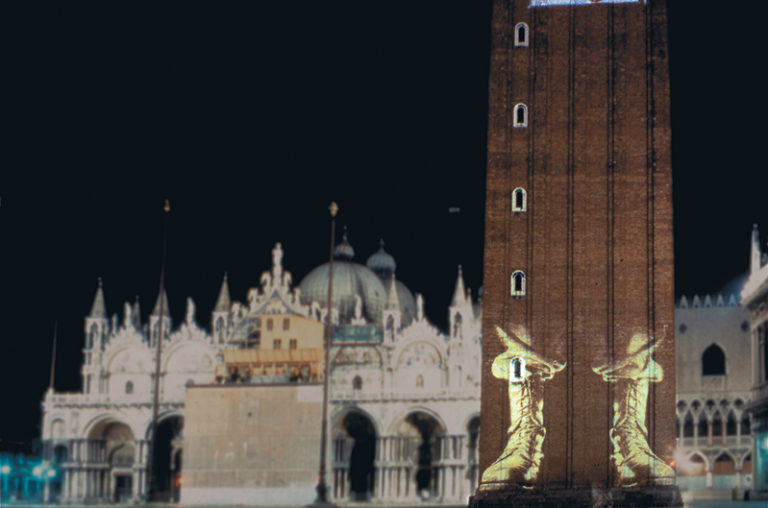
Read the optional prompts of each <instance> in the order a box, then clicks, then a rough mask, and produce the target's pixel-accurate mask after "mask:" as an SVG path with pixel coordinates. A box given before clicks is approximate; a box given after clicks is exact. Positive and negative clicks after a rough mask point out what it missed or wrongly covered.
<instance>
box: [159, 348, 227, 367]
mask: <svg viewBox="0 0 768 508" xmlns="http://www.w3.org/2000/svg"><path fill="white" fill-rule="evenodd" d="M185 353H195V356H196V357H197V359H198V360H199V364H198V365H196V366H195V367H193V368H192V369H189V368H183V369H179V368H176V367H178V366H176V365H174V362H176V361H177V358H178V357H179V355H184V354H185ZM206 358H207V359H208V361H209V362H210V370H211V372H213V369H214V365H215V364H216V349H215V348H213V347H211V345H210V344H208V343H207V342H203V341H198V340H191V341H187V340H185V341H180V342H179V343H177V344H173V345H171V347H170V348H168V349H167V350H166V351H165V352H164V353H163V358H162V361H161V366H162V368H163V371H165V372H168V373H173V372H192V371H197V370H199V369H200V368H202V367H203V363H204V362H205V361H206V360H205V359H206Z"/></svg>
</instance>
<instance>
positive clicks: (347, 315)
mask: <svg viewBox="0 0 768 508" xmlns="http://www.w3.org/2000/svg"><path fill="white" fill-rule="evenodd" d="M354 255H355V251H354V249H353V248H352V246H351V245H350V244H349V241H348V240H347V235H346V233H345V234H344V238H343V240H342V241H341V243H340V244H339V245H337V246H336V249H335V250H334V262H333V306H334V307H335V308H337V309H339V319H340V320H341V322H342V323H345V322H349V320H350V319H352V318H353V317H354V316H355V302H356V297H359V298H360V300H361V303H362V309H361V310H362V314H363V316H365V318H366V319H367V320H368V321H369V322H375V323H380V322H381V316H382V311H383V310H384V307H385V306H386V305H387V290H386V289H385V288H384V285H383V284H382V282H381V280H380V279H379V278H378V277H377V276H376V274H375V273H373V272H372V271H371V270H370V269H368V268H366V267H365V266H363V265H361V264H359V263H354V262H352V258H353V257H354ZM328 274H329V266H328V263H324V264H322V265H320V266H318V267H317V268H315V269H314V270H312V271H311V272H309V273H308V274H307V275H306V277H304V278H303V279H302V280H301V283H300V284H299V288H300V289H301V302H302V303H305V304H308V303H311V302H313V301H315V302H318V303H319V304H320V305H322V306H323V307H325V306H327V305H328V279H329V276H328Z"/></svg>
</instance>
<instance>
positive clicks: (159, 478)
mask: <svg viewBox="0 0 768 508" xmlns="http://www.w3.org/2000/svg"><path fill="white" fill-rule="evenodd" d="M183 428H184V419H183V418H182V417H181V416H171V417H168V418H165V419H163V420H161V421H160V422H159V423H158V424H157V439H156V440H155V442H154V444H153V446H154V450H153V453H152V472H151V476H150V484H149V499H150V501H160V502H173V501H177V500H178V494H179V485H180V484H179V476H180V475H181V439H182V429H183Z"/></svg>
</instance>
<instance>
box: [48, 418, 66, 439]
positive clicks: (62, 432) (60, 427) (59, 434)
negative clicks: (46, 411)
mask: <svg viewBox="0 0 768 508" xmlns="http://www.w3.org/2000/svg"><path fill="white" fill-rule="evenodd" d="M66 435H67V426H66V424H65V423H64V418H62V417H60V416H54V417H53V418H52V419H51V423H50V424H49V426H48V436H49V437H50V439H52V440H54V441H58V440H62V439H65V436H66Z"/></svg>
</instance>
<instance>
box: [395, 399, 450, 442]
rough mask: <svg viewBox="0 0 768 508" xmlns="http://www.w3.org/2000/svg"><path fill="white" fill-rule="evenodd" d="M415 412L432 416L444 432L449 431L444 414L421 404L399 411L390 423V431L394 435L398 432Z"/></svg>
mask: <svg viewBox="0 0 768 508" xmlns="http://www.w3.org/2000/svg"><path fill="white" fill-rule="evenodd" d="M414 413H424V414H426V415H427V416H430V417H432V418H433V419H434V420H435V421H436V422H437V424H438V425H440V427H441V428H442V430H443V432H444V433H448V432H449V429H448V426H447V425H446V424H445V420H444V419H443V418H442V416H440V414H439V413H438V412H437V411H435V410H434V409H432V408H430V407H427V406H423V405H421V404H419V405H416V406H410V407H408V408H407V409H404V410H402V411H400V412H398V413H397V414H396V415H395V417H394V418H392V420H391V421H390V423H389V427H388V430H389V433H390V434H392V435H395V434H397V428H398V427H399V426H400V425H401V424H402V423H404V422H405V421H406V419H407V418H408V416H410V415H411V414H414ZM462 433H463V431H462Z"/></svg>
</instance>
